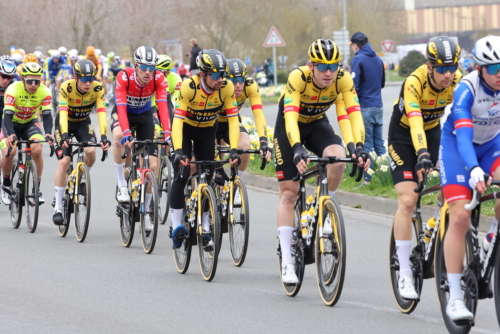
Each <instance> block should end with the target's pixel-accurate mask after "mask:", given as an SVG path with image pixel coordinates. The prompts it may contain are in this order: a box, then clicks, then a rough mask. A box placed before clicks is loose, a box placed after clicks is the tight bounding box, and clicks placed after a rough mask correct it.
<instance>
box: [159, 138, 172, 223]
mask: <svg viewBox="0 0 500 334" xmlns="http://www.w3.org/2000/svg"><path fill="white" fill-rule="evenodd" d="M157 139H163V138H162V137H158V138H157ZM159 152H160V156H159V157H158V159H159V161H161V162H160V173H159V175H158V198H159V205H158V211H159V212H158V216H159V217H160V224H162V225H163V224H165V222H166V221H167V218H168V211H169V208H170V201H169V196H170V189H171V188H172V163H171V162H170V152H168V151H167V149H166V145H165V143H163V145H161V147H160V149H159Z"/></svg>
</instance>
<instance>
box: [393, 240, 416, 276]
mask: <svg viewBox="0 0 500 334" xmlns="http://www.w3.org/2000/svg"><path fill="white" fill-rule="evenodd" d="M410 250H411V240H396V251H397V254H398V259H399V277H403V276H404V277H412V276H413V272H412V271H411V267H410Z"/></svg>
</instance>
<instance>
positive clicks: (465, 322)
mask: <svg viewBox="0 0 500 334" xmlns="http://www.w3.org/2000/svg"><path fill="white" fill-rule="evenodd" d="M453 322H454V323H455V325H457V326H468V325H471V326H474V321H473V320H457V321H453Z"/></svg>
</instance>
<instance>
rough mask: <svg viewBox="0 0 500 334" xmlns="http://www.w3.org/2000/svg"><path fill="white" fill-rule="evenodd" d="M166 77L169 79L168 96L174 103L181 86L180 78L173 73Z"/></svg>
mask: <svg viewBox="0 0 500 334" xmlns="http://www.w3.org/2000/svg"><path fill="white" fill-rule="evenodd" d="M168 77H169V78H170V77H171V79H170V80H169V82H168V86H169V87H168V89H169V91H170V96H171V98H172V101H175V100H176V99H177V97H178V96H179V92H180V90H181V85H182V78H181V77H180V76H179V75H178V74H177V73H174V72H170V73H169V75H168Z"/></svg>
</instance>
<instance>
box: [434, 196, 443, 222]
mask: <svg viewBox="0 0 500 334" xmlns="http://www.w3.org/2000/svg"><path fill="white" fill-rule="evenodd" d="M436 203H437V207H436V210H434V218H436V219H438V217H439V211H440V210H441V207H442V206H443V203H442V202H440V201H439V200H438V199H437V198H436Z"/></svg>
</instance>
